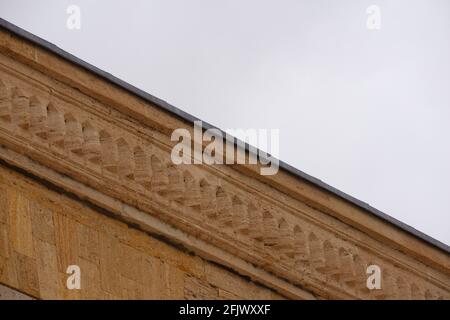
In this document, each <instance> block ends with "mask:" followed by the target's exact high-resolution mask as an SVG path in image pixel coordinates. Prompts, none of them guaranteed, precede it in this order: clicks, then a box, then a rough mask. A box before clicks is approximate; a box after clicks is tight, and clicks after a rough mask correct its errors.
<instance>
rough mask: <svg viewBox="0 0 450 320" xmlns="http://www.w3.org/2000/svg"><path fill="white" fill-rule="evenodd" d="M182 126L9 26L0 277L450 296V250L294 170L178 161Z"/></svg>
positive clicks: (216, 289)
mask: <svg viewBox="0 0 450 320" xmlns="http://www.w3.org/2000/svg"><path fill="white" fill-rule="evenodd" d="M11 57H14V58H11ZM180 127H181V128H186V129H188V130H191V129H190V128H189V124H186V123H184V122H183V121H181V120H180V119H178V118H176V117H174V116H173V115H170V114H167V113H166V112H163V111H161V110H160V109H158V108H157V107H155V106H154V105H152V104H150V103H148V102H144V101H143V100H141V99H139V98H138V97H135V96H133V95H131V94H130V93H127V92H125V91H124V90H121V89H118V88H117V87H115V86H112V85H111V84H109V83H108V82H107V81H105V80H103V79H100V78H98V77H97V76H95V75H93V74H90V73H89V72H87V71H85V70H83V69H81V68H79V67H76V66H74V65H72V64H70V63H68V62H67V61H64V60H63V59H61V58H59V57H56V56H54V55H53V54H51V53H49V52H46V51H45V49H42V48H37V47H35V46H33V45H32V44H28V43H27V42H26V41H23V40H20V39H18V38H16V37H15V36H13V35H12V36H11V35H9V34H8V33H7V32H6V31H4V30H0V159H1V160H2V161H3V162H6V163H7V164H9V165H11V166H12V167H9V166H6V165H3V164H2V165H1V166H0V172H1V175H0V250H1V251H0V283H4V284H7V285H8V286H11V287H13V288H17V289H19V290H21V291H23V292H26V293H27V294H30V295H32V296H33V297H36V298H48V299H51V298H55V299H60V298H62V299H88V298H98V299H115V298H117V299H119V298H122V299H128V298H136V299H150V298H164V299H175V298H179V299H182V298H189V299H191V298H206V297H212V298H218V299H219V298H226V297H240V298H246V299H272V298H283V297H289V298H297V299H314V298H334V299H352V298H360V299H402V298H406V299H407V298H417V299H434V298H436V299H437V298H444V299H448V298H449V297H450V257H449V255H448V253H446V252H443V251H441V250H439V249H437V248H435V247H433V246H431V245H429V244H427V243H424V242H423V241H421V240H419V239H417V238H415V237H414V236H413V235H411V234H408V233H407V232H405V231H402V230H399V229H396V228H394V227H393V226H392V225H390V224H388V223H387V222H385V221H381V220H380V219H378V218H375V217H373V216H371V215H369V214H368V213H367V212H365V211H364V210H363V209H361V208H356V207H355V206H353V205H351V204H349V203H346V202H345V201H344V200H342V199H340V198H338V197H336V196H335V195H330V194H329V193H327V192H325V191H323V190H321V189H319V188H317V187H314V186H311V185H310V184H308V183H306V182H305V181H301V180H300V179H297V178H293V177H292V176H290V175H289V174H288V173H285V172H283V171H280V172H279V173H278V174H277V175H275V176H273V177H267V176H266V177H262V176H259V175H257V174H256V173H255V172H258V170H259V168H258V167H251V166H245V165H243V166H233V167H230V166H220V167H219V166H204V165H202V166H186V165H180V166H175V165H173V164H172V163H171V161H170V150H171V147H172V146H173V142H172V141H170V133H171V131H172V130H173V129H175V128H180ZM13 167H18V168H20V169H21V170H23V172H26V173H27V174H23V173H20V174H19V173H17V172H16V170H15V169H13ZM27 175H33V176H36V177H39V179H41V180H40V181H39V182H37V181H36V180H35V179H32V178H30V177H28V176H27ZM43 181H45V183H43ZM48 185H51V186H52V188H53V189H55V190H51V189H49V188H48ZM69 195H70V197H69ZM212 262H214V264H213V263H212ZM369 264H377V265H379V266H380V267H381V268H382V270H383V273H384V274H385V275H386V278H385V279H384V283H385V284H386V285H385V286H384V287H383V289H382V290H380V291H378V292H370V291H369V290H367V288H366V287H365V283H366V278H367V275H366V267H367V266H368V265H369ZM69 265H79V266H80V267H81V269H82V279H83V280H82V289H81V290H80V291H73V290H72V291H69V290H67V288H66V287H65V281H66V279H67V276H68V275H67V274H65V272H66V269H67V267H68V266H69ZM217 265H223V266H225V267H226V269H224V268H221V267H217ZM228 270H232V272H230V271H228ZM243 276H245V278H244V277H243ZM248 279H251V280H248ZM86 281H87V282H86ZM260 283H261V284H263V285H264V286H261V285H260ZM267 288H270V289H267Z"/></svg>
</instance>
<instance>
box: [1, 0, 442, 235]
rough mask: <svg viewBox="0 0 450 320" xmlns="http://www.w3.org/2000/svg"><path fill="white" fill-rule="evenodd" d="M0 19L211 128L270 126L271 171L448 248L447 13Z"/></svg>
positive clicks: (16, 15) (183, 11) (328, 7)
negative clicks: (320, 184) (314, 184)
mask: <svg viewBox="0 0 450 320" xmlns="http://www.w3.org/2000/svg"><path fill="white" fill-rule="evenodd" d="M72 4H74V5H78V6H79V8H80V9H81V29H80V30H76V29H75V30H70V29H68V28H67V27H66V21H67V18H68V17H69V14H67V13H66V9H67V7H68V6H69V5H72ZM370 5H377V6H378V7H379V8H380V10H381V29H380V30H369V29H368V28H367V26H366V20H367V18H368V14H367V13H366V9H367V8H368V7H369V6H370ZM0 17H2V18H4V19H6V20H8V21H10V22H12V23H14V24H16V25H18V26H20V27H22V28H24V29H25V30H27V31H30V32H32V33H34V34H36V35H38V36H40V37H42V38H44V39H46V40H48V41H50V42H52V43H54V44H56V45H58V46H59V47H61V48H62V49H64V50H66V51H68V52H70V53H72V54H74V55H76V56H78V57H79V58H81V59H83V60H85V61H87V62H89V63H91V64H93V65H95V66H97V67H99V68H101V69H103V70H105V71H108V72H109V73H112V74H113V75H115V76H117V77H119V78H121V79H123V80H125V81H127V82H129V83H131V84H133V85H135V86H137V87H139V88H141V89H143V90H145V91H147V92H149V93H151V94H153V95H155V96H157V97H159V98H161V99H163V100H166V101H168V102H169V103H171V104H173V105H175V106H177V107H178V108H180V109H182V110H184V111H186V112H188V113H191V114H193V115H194V116H197V117H199V118H201V119H203V120H205V121H207V122H209V123H211V124H213V125H216V126H218V127H219V128H222V129H227V128H265V129H271V128H279V129H280V141H281V142H280V158H281V160H283V161H285V162H287V163H289V164H291V165H293V166H294V167H296V168H298V169H300V170H302V171H304V172H306V173H308V174H311V175H313V176H315V177H317V178H319V179H321V180H323V181H325V182H326V183H328V184H331V185H332V186H334V187H336V188H338V189H340V190H342V191H344V192H346V193H349V194H350V195H352V196H354V197H356V198H359V199H360V200H363V201H365V202H367V203H369V204H370V205H372V206H374V207H376V208H377V209H380V210H382V211H384V212H386V213H387V214H389V215H391V216H393V217H395V218H397V219H399V220H401V221H403V222H405V223H407V224H409V225H411V226H413V227H415V228H416V229H419V230H421V231H423V232H425V233H427V234H428V235H430V236H432V237H434V238H436V239H438V240H440V241H442V242H444V243H447V244H450V144H449V140H450V139H449V138H450V1H448V0H389V1H388V0H386V1H384V0H383V1H381V0H379V1H365V0H342V1H335V0H328V1H324V0H320V1H318V0H308V1H300V0H278V1H275V0H270V1H262V0H228V1H226V0H158V1H148V0H147V1H138V0H133V1H111V0H108V1H106V0H104V1H100V0H96V1H92V0H71V1H65V0H53V1H49V0H39V1H34V0H28V1H24V0H11V1H6V0H0Z"/></svg>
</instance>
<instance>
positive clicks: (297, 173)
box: [0, 18, 450, 254]
mask: <svg viewBox="0 0 450 320" xmlns="http://www.w3.org/2000/svg"><path fill="white" fill-rule="evenodd" d="M0 28H2V29H5V30H7V31H9V32H11V33H13V34H15V35H17V36H18V37H20V38H23V39H25V40H27V41H29V42H31V43H33V44H34V45H36V46H39V47H41V48H44V49H46V50H48V51H50V52H51V53H53V54H55V55H57V56H59V57H61V58H63V59H65V60H67V61H69V62H71V63H73V64H75V65H77V66H79V67H81V68H83V69H85V70H87V71H89V72H92V73H94V74H95V75H97V76H98V77H100V78H103V79H104V80H106V81H108V82H110V83H112V84H114V85H116V86H118V87H120V88H122V89H124V90H126V91H128V92H129V93H131V94H133V95H135V96H138V97H139V98H141V99H143V100H145V101H147V102H149V103H151V104H153V105H156V106H157V107H159V108H161V109H162V110H164V111H166V112H168V113H170V114H172V115H175V116H177V117H178V118H180V119H182V120H184V121H186V122H189V123H193V122H194V121H202V123H203V127H204V128H206V129H218V130H220V131H221V132H222V133H223V134H224V137H229V135H226V134H225V132H224V131H223V130H221V129H219V128H217V127H216V126H213V125H211V124H209V123H207V122H205V121H203V120H201V119H198V118H196V117H195V116H193V115H191V114H189V113H187V112H185V111H183V110H181V109H179V108H177V107H175V106H173V105H171V104H169V103H168V102H166V101H164V100H162V99H159V98H157V97H155V96H153V95H151V94H149V93H147V92H145V91H143V90H141V89H139V88H137V87H135V86H133V85H131V84H129V83H127V82H125V81H123V80H121V79H119V78H117V77H115V76H113V75H112V74H110V73H108V72H105V71H104V70H101V69H99V68H97V67H95V66H94V65H91V64H89V63H87V62H86V61H84V60H82V59H80V58H78V57H76V56H74V55H72V54H70V53H68V52H67V51H64V50H62V49H61V48H59V47H58V46H56V45H54V44H52V43H50V42H48V41H46V40H44V39H42V38H40V37H38V36H36V35H34V34H32V33H30V32H28V31H26V30H24V29H22V28H20V27H18V26H16V25H14V24H12V23H10V22H8V21H7V20H4V19H2V18H0ZM232 140H233V143H234V144H235V146H236V147H238V148H239V147H240V146H242V145H244V148H245V150H246V151H247V152H252V150H254V148H250V147H249V144H248V143H244V142H242V141H240V140H239V139H237V138H232ZM238 142H239V143H238ZM257 151H258V149H256V152H257ZM279 167H280V168H281V169H282V170H284V171H285V172H287V173H289V174H291V175H293V176H294V177H297V178H300V179H302V180H304V181H307V182H308V183H310V184H312V185H314V186H316V187H318V188H320V189H322V190H325V191H327V192H329V193H331V194H333V195H335V196H337V197H339V198H341V199H343V200H345V201H347V202H349V203H351V204H353V205H355V206H357V207H359V208H361V209H363V210H364V211H366V212H369V213H370V214H372V215H373V216H375V217H377V218H379V219H381V220H383V221H385V222H387V223H389V224H391V225H393V226H395V227H397V228H399V229H401V230H403V231H405V232H407V233H409V234H411V235H413V236H414V237H416V238H418V239H420V240H422V241H424V242H426V243H428V244H430V245H432V246H434V247H436V248H438V249H440V250H442V251H444V252H446V253H449V254H450V246H449V245H446V244H445V243H443V242H441V241H439V240H437V239H434V238H433V237H430V236H429V235H427V234H425V233H423V232H421V231H419V230H417V229H415V228H413V227H411V226H410V225H407V224H406V223H403V222H401V221H400V220H397V219H395V218H394V217H392V216H390V215H388V214H386V213H384V212H382V211H380V210H378V209H376V208H374V207H372V206H370V205H369V204H367V203H365V202H363V201H361V200H358V199H356V198H354V197H352V196H351V195H349V194H347V193H345V192H342V191H340V190H338V189H336V188H334V187H332V186H330V185H328V184H326V183H325V182H323V181H321V180H319V179H317V178H315V177H313V176H311V175H309V174H307V173H305V172H303V171H301V170H299V169H297V168H295V167H293V166H291V165H289V164H287V163H286V162H284V161H281V160H279Z"/></svg>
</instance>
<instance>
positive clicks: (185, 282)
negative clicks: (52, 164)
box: [0, 166, 283, 299]
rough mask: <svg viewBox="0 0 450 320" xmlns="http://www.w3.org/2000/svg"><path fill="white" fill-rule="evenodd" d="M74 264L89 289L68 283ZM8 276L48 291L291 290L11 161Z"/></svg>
mask: <svg viewBox="0 0 450 320" xmlns="http://www.w3.org/2000/svg"><path fill="white" fill-rule="evenodd" d="M69 265H78V266H80V268H81V290H69V289H67V286H66V281H67V278H68V277H69V275H68V274H66V271H67V267H68V266H69ZM0 283H3V284H6V285H8V286H10V287H12V288H16V289H18V290H20V291H22V292H23V293H25V294H27V295H30V296H32V297H34V298H41V299H195V298H197V299H200V298H204V299H206V298H208V299H228V298H239V299H278V298H283V297H282V296H280V295H279V294H276V293H275V292H273V291H272V290H270V289H267V288H265V287H262V286H260V285H258V284H255V283H252V282H251V281H249V280H247V279H245V278H243V277H241V276H239V275H237V274H235V273H232V272H230V271H228V270H226V269H224V268H222V267H220V266H217V265H214V264H212V263H209V262H207V261H205V260H204V259H201V258H199V257H198V256H195V255H192V254H189V253H188V252H186V251H184V250H183V249H182V248H179V247H175V246H174V245H172V244H170V243H167V242H164V241H161V240H158V239H155V238H154V237H152V236H150V235H148V234H146V233H144V232H142V231H139V230H136V229H134V228H130V227H129V226H128V225H127V224H125V223H123V222H119V221H117V220H115V219H112V218H110V217H107V216H105V215H104V214H102V213H100V212H97V211H96V210H94V209H93V208H91V207H89V206H86V205H85V204H83V203H82V202H80V201H77V200H75V199H72V198H70V197H68V196H66V195H64V194H61V193H58V192H56V191H52V190H49V189H48V188H46V187H45V186H42V185H40V184H38V183H36V182H34V181H33V180H31V179H30V178H27V177H26V176H24V175H22V174H20V173H16V172H13V171H12V170H11V169H9V168H6V167H4V166H0Z"/></svg>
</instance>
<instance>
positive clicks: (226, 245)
mask: <svg viewBox="0 0 450 320" xmlns="http://www.w3.org/2000/svg"><path fill="white" fill-rule="evenodd" d="M4 61H7V59H5V60H4ZM30 74H31V73H30ZM38 78H39V79H37V78H33V77H32V76H29V75H24V74H20V73H19V72H16V71H13V70H12V69H10V68H8V67H7V66H5V65H4V66H3V67H2V68H1V69H0V144H1V145H3V146H5V147H6V148H10V149H11V150H14V151H16V152H20V153H23V154H26V155H27V156H28V157H29V158H30V159H33V160H35V161H37V162H39V163H41V164H43V165H45V166H47V167H49V168H52V169H54V170H55V171H57V172H60V173H62V174H65V175H67V176H69V177H71V178H72V179H74V180H76V181H79V182H82V183H84V184H86V185H88V186H90V187H92V188H95V189H97V190H98V191H100V192H103V193H105V194H107V195H109V196H112V197H115V198H117V199H120V200H121V201H123V202H125V203H128V204H129V205H132V206H136V207H137V208H139V209H141V210H143V211H145V212H146V213H148V214H149V215H154V216H157V217H158V218H160V219H161V220H163V221H166V222H168V223H170V224H172V225H173V226H175V227H177V228H179V229H180V230H184V231H186V232H188V233H190V234H192V235H193V236H195V237H198V238H201V239H203V240H205V241H208V242H210V243H211V244H214V245H216V246H218V247H221V248H223V249H225V250H227V251H228V252H230V253H232V254H234V255H236V256H239V257H240V258H242V259H244V260H246V261H248V262H249V263H251V264H253V265H255V266H256V267H258V268H261V269H264V270H266V271H268V272H270V273H273V274H274V275H276V276H277V277H280V278H282V279H284V280H286V281H288V282H290V283H292V284H294V285H297V286H299V287H301V288H305V289H307V290H309V291H311V292H314V293H315V294H316V295H318V296H323V297H327V298H364V299H369V298H374V299H395V298H403V297H407V298H410V297H411V298H417V299H430V298H446V299H448V298H450V287H449V286H450V284H449V283H450V275H449V273H448V272H447V273H442V272H440V271H434V270H432V272H430V269H429V268H428V267H427V266H425V265H423V264H422V263H420V262H418V261H414V260H413V259H410V258H408V257H407V256H406V255H404V254H403V253H401V252H399V251H396V250H395V249H393V248H389V249H386V250H380V248H383V245H382V243H380V241H379V240H377V239H371V238H370V237H369V236H367V235H365V234H364V233H363V232H361V231H358V230H356V229H354V228H348V227H347V226H346V225H345V224H344V223H342V222H340V221H338V220H336V219H334V218H331V217H329V216H327V215H326V214H325V213H321V212H318V211H317V210H314V209H312V208H309V207H307V206H305V205H304V204H303V205H300V204H299V201H298V200H297V199H293V198H290V199H288V202H287V203H286V202H285V201H284V199H285V198H286V196H283V197H278V196H277V195H278V194H279V191H276V190H271V191H270V192H266V190H267V188H265V187H264V188H263V187H261V188H260V189H258V183H259V182H254V183H252V184H248V183H246V180H244V179H240V177H241V175H242V173H238V172H237V171H235V170H233V169H232V168H230V167H228V166H221V167H217V166H207V165H201V166H194V165H174V164H173V163H171V160H170V146H171V142H170V140H169V139H168V137H162V136H161V135H160V134H156V133H155V134H150V133H151V130H152V129H151V128H148V127H139V126H142V125H138V124H135V127H133V128H130V123H132V122H131V121H127V118H126V117H125V116H123V118H114V116H112V115H111V114H114V113H113V112H112V109H111V108H110V107H108V106H105V105H104V104H102V103H101V102H99V101H95V99H94V100H93V102H92V104H91V105H87V104H86V103H85V101H86V100H87V99H89V97H86V96H85V95H84V94H82V93H80V92H77V93H74V92H73V90H72V91H71V90H70V89H68V91H67V92H71V94H70V96H68V95H67V92H61V91H60V90H59V88H60V87H61V86H62V87H64V84H59V85H58V87H56V86H54V87H53V86H52V85H51V83H52V82H51V81H47V80H48V79H47V77H46V76H43V75H39V77H38ZM1 157H2V154H1V153H0V158H1ZM305 208H306V209H305ZM307 211H308V212H307ZM313 216H314V217H316V218H313ZM370 264H376V265H379V266H380V267H381V269H382V270H383V286H382V289H381V290H375V291H370V290H368V289H367V288H366V280H367V274H366V268H367V266H368V265H370ZM448 267H449V266H446V268H447V271H448ZM199 290H200V289H199ZM205 290H206V289H204V288H201V290H200V292H203V291H205ZM196 294H197V293H196ZM199 294H201V293H199Z"/></svg>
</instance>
